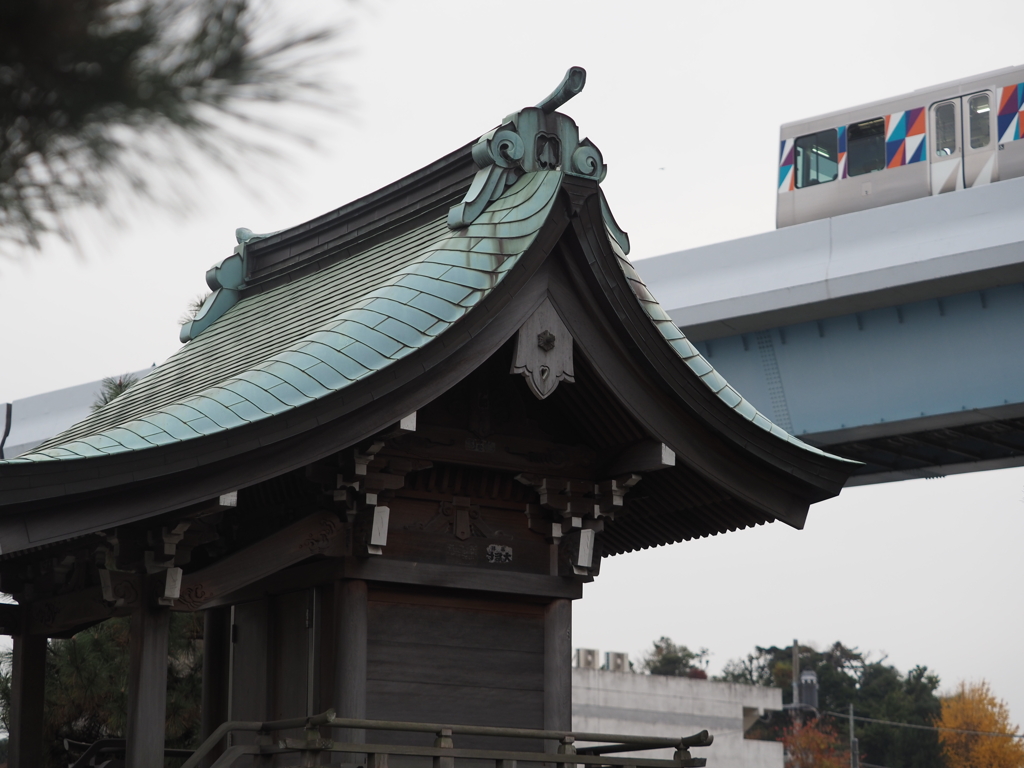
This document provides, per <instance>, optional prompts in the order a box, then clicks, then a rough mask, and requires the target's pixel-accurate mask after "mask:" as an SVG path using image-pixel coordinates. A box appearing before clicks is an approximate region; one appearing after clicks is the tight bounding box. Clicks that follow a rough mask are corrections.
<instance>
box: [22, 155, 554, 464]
mask: <svg viewBox="0 0 1024 768" xmlns="http://www.w3.org/2000/svg"><path fill="white" fill-rule="evenodd" d="M560 181H561V174H560V173H559V172H557V171H539V172H536V173H531V174H526V175H524V176H523V177H522V178H521V179H519V181H517V182H516V183H515V184H514V185H513V186H511V187H510V188H509V189H508V190H507V191H506V192H505V193H504V194H503V195H502V196H501V197H500V198H499V199H498V200H495V201H494V202H493V203H491V204H490V205H489V206H488V208H487V210H486V211H484V212H483V213H482V214H481V215H480V216H479V217H478V218H477V219H476V220H475V221H474V222H473V223H472V224H470V225H469V226H468V227H465V228H462V229H456V230H451V229H449V227H448V225H447V212H445V213H444V214H443V215H441V216H440V217H438V218H433V219H431V220H429V221H427V222H425V223H423V224H421V225H419V226H415V227H413V228H411V229H409V230H408V231H405V232H403V233H402V234H400V235H398V236H396V237H394V238H393V239H390V240H387V241H385V242H383V243H381V244H379V245H375V246H373V247H370V248H367V249H366V250H363V251H362V252H360V253H358V254H356V255H354V256H352V257H350V258H347V259H343V260H341V261H338V262H336V263H334V264H332V265H331V266H328V267H326V268H324V269H321V270H318V271H316V272H314V273H312V274H308V275H305V276H302V277H299V278H298V279H296V280H294V281H291V282H286V283H284V284H281V285H278V286H276V287H274V288H272V289H271V290H268V291H265V292H262V293H257V294H255V295H253V296H250V297H248V298H242V299H241V300H239V301H238V303H236V304H234V305H233V306H232V307H231V308H230V309H229V310H228V311H227V312H226V313H225V314H224V315H223V316H222V317H220V318H218V319H217V320H216V322H213V323H212V324H211V325H210V326H209V327H208V328H207V329H205V330H204V331H203V333H201V334H200V335H199V336H197V337H196V338H194V339H191V340H189V341H188V342H187V343H186V344H185V345H184V347H182V349H181V350H180V351H179V352H177V353H176V354H174V355H172V356H171V357H170V359H168V360H167V361H166V362H165V363H163V364H162V365H159V366H157V368H156V369H155V370H154V371H153V372H152V373H150V374H149V375H148V376H146V377H145V378H144V379H142V380H141V381H139V382H138V383H137V384H135V385H133V386H132V387H131V388H130V389H129V390H127V391H126V392H125V393H124V394H122V395H121V396H120V397H118V398H117V399H115V400H114V401H112V402H111V403H109V404H108V405H106V406H104V407H103V408H100V409H99V410H98V411H96V412H95V413H94V414H92V415H91V416H89V417H88V418H86V419H85V420H83V421H82V422H80V423H78V424H77V425H75V426H73V427H71V428H70V429H68V430H66V431H65V432H63V433H61V434H59V435H57V436H56V437H54V438H52V439H50V440H48V441H46V442H45V443H43V444H42V445H40V446H38V447H37V448H35V449H34V450H33V451H32V452H31V453H29V454H26V455H24V456H21V457H18V458H16V459H12V460H11V461H10V463H26V462H39V461H52V460H66V459H78V458H87V457H96V456H103V455H109V454H117V453H123V452H125V451H137V450H143V449H147V448H153V447H156V446H161V445H166V444H168V443H172V442H180V441H184V440H190V439H194V438H199V437H203V436H206V435H211V434H214V433H216V432H220V431H223V430H229V429H232V428H235V427H239V426H243V425H245V424H249V423H252V422H255V421H259V420H262V419H266V418H268V417H271V416H275V415H278V414H281V413H284V412H286V411H289V410H291V409H294V408H299V407H301V406H303V405H305V404H307V403H310V402H312V401H314V400H317V399H319V398H322V397H324V396H326V395H329V394H331V393H332V392H336V391H338V390H341V389H343V388H345V387H347V386H348V385H350V384H351V383H352V382H355V381H359V380H360V379H363V378H365V377H367V376H370V375H372V374H374V373H376V372H379V371H382V370H383V369H385V368H386V367H387V366H388V365H389V364H391V363H393V362H394V361H396V360H399V359H401V358H403V357H405V356H406V355H408V354H409V353H410V352H412V351H414V350H416V349H419V348H421V347H423V346H424V345H426V344H428V343H430V342H431V341H433V340H434V339H437V338H438V337H439V336H441V335H442V334H443V333H444V332H445V331H446V330H447V329H448V328H450V327H451V326H452V325H453V324H454V323H456V322H458V320H459V319H460V318H461V317H462V316H463V315H465V314H466V313H467V312H468V311H470V310H471V309H472V308H473V307H474V306H476V305H477V304H478V303H479V301H480V300H481V299H482V298H483V297H484V296H485V295H487V293H488V292H489V291H490V290H491V289H492V288H493V287H494V286H495V285H496V284H497V283H498V282H500V280H501V279H502V277H503V276H504V275H505V273H506V272H507V271H508V270H509V269H511V268H512V267H513V266H514V265H515V263H516V261H517V259H518V257H519V256H520V255H521V254H522V253H523V251H525V250H526V248H528V247H529V245H530V244H531V243H532V242H533V239H534V237H535V236H536V234H537V231H538V230H539V229H540V226H541V225H542V224H543V222H544V220H545V217H546V215H547V213H548V211H549V210H550V208H551V205H552V203H553V202H554V200H555V195H556V193H557V192H558V189H559V185H560Z"/></svg>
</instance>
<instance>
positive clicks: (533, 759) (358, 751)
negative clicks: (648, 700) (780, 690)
mask: <svg viewBox="0 0 1024 768" xmlns="http://www.w3.org/2000/svg"><path fill="white" fill-rule="evenodd" d="M322 727H328V728H347V729H351V730H357V731H405V732H410V733H430V734H434V736H435V738H434V744H433V746H430V747H418V746H409V745H399V744H370V743H350V742H344V741H334V740H333V739H328V738H324V737H323V736H322V735H321V732H320V729H321V728H322ZM296 728H302V729H303V730H304V734H303V738H301V739H293V738H279V739H276V740H275V738H274V733H275V732H277V731H287V730H292V729H296ZM234 732H249V733H255V734H256V739H255V742H254V743H253V744H238V745H235V746H229V747H228V748H227V749H225V751H224V753H223V754H222V755H220V757H218V758H217V760H216V761H215V762H214V763H213V765H212V766H211V768H228V767H229V766H231V765H233V764H234V762H235V761H236V760H238V759H239V758H240V757H242V756H244V755H279V754H300V755H301V756H302V761H301V763H302V765H310V766H312V765H316V764H317V763H316V760H317V756H318V755H320V754H322V753H325V752H328V753H346V754H348V755H351V756H352V760H351V761H352V762H353V763H358V764H359V765H360V766H363V767H364V768H387V767H388V757H389V756H391V755H395V756H398V755H402V756H415V757H429V758H432V760H433V768H455V761H456V760H488V761H493V762H494V763H495V768H516V762H524V763H547V764H552V765H554V766H556V767H557V768H562V766H566V767H567V768H571V767H572V766H580V768H583V766H588V767H589V766H608V768H615V767H618V766H622V767H623V768H633V767H635V768H703V766H705V765H706V764H707V760H706V759H705V758H702V757H692V756H691V755H690V749H691V748H693V747H708V746H711V742H712V741H713V739H714V737H713V736H711V735H710V734H709V733H708V732H707V731H701V732H700V733H697V734H694V735H693V736H686V737H683V738H659V737H652V736H623V735H620V734H608V733H583V732H579V731H544V730H536V729H532V728H494V727H489V726H479V725H442V724H438V723H407V722H392V721H389V720H354V719H348V718H337V717H335V716H334V710H332V709H329V710H327V711H326V712H324V713H323V714H320V715H315V716H313V717H306V718H295V719H292V720H276V721H271V722H265V723H257V722H228V723H224V724H223V725H221V726H220V727H219V728H217V730H216V731H214V732H213V733H212V734H210V736H209V738H207V739H206V741H204V742H203V743H202V744H201V745H200V746H199V748H198V749H197V750H196V751H195V752H194V753H193V754H192V756H191V757H190V758H189V759H188V760H186V761H185V763H184V765H182V768H196V767H197V766H198V765H199V763H200V761H201V760H202V759H203V758H205V757H206V756H207V755H209V754H210V752H211V751H213V750H214V749H215V748H216V746H217V745H218V744H219V743H220V742H221V740H222V739H223V738H224V737H225V736H227V735H228V734H229V733H234ZM454 736H485V737H497V738H516V739H540V740H544V741H547V742H549V743H550V742H555V743H557V747H556V751H555V752H550V751H545V752H525V751H513V750H505V749H459V748H456V747H455V743H454V739H453V737H454ZM577 741H584V742H603V743H597V744H596V745H595V746H588V747H583V748H580V749H577V748H576V742H577ZM665 748H670V749H674V750H675V754H674V755H673V756H672V758H671V759H658V758H641V757H609V756H608V755H610V754H614V753H619V752H641V751H644V750H649V749H665Z"/></svg>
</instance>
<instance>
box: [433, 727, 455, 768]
mask: <svg viewBox="0 0 1024 768" xmlns="http://www.w3.org/2000/svg"><path fill="white" fill-rule="evenodd" d="M434 746H435V747H437V748H439V749H454V748H455V742H454V741H452V729H451V728H442V729H441V730H440V731H438V732H437V738H436V739H434ZM434 768H455V758H454V757H435V758H434Z"/></svg>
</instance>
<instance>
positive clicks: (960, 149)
mask: <svg viewBox="0 0 1024 768" xmlns="http://www.w3.org/2000/svg"><path fill="white" fill-rule="evenodd" d="M1022 122H1024V66H1020V67H1008V68H1006V69H1000V70H997V71H995V72H988V73H986V74H984V75H977V76H975V77H969V78H965V79H963V80H956V81H954V82H951V83H944V84H942V85H936V86H934V87H932V88H924V89H921V90H917V91H914V92H913V93H909V94H905V95H903V96H897V97H895V98H891V99H883V100H881V101H875V102H872V103H870V104H865V105H863V106H860V107H855V108H853V109H844V110H841V111H839V112H831V113H829V114H827V115H821V116H820V117H814V118H811V119H809V120H800V121H797V122H793V123H786V124H785V125H783V126H782V128H781V131H780V142H779V143H780V151H779V188H778V206H777V209H776V226H778V227H786V226H789V225H791V224H800V223H802V222H805V221H813V220H815V219H823V218H826V217H829V216H835V215H837V214H841V213H849V212H851V211H859V210H863V209H865V208H876V207H878V206H881V205H889V204H890V203H899V202H903V201H904V200H912V199H913V198H917V197H927V196H928V195H939V194H943V193H946V192H954V191H956V190H960V189H964V188H967V187H976V186H980V185H982V184H990V183H992V182H995V181H999V180H1001V179H1010V178H1014V177H1016V176H1024V141H1022V139H1024V131H1022V125H1021V123H1022Z"/></svg>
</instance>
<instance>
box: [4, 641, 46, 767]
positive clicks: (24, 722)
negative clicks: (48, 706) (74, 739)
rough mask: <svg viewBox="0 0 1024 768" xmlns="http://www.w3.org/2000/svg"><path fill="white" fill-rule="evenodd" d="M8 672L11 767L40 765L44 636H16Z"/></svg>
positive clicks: (44, 673)
mask: <svg viewBox="0 0 1024 768" xmlns="http://www.w3.org/2000/svg"><path fill="white" fill-rule="evenodd" d="M11 666H12V669H11V712H10V717H11V722H10V727H11V732H10V734H9V739H10V740H9V742H8V748H7V749H8V753H7V755H8V757H7V760H8V763H7V764H8V765H9V766H10V768H36V766H39V765H42V764H43V694H44V690H45V685H46V637H45V636H43V635H15V636H14V651H13V658H12V665H11Z"/></svg>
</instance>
